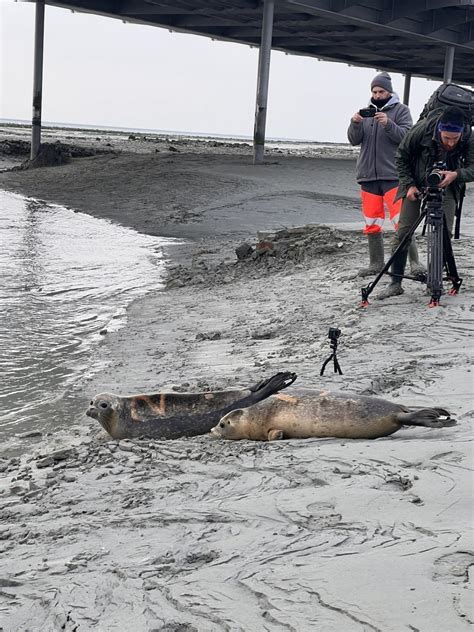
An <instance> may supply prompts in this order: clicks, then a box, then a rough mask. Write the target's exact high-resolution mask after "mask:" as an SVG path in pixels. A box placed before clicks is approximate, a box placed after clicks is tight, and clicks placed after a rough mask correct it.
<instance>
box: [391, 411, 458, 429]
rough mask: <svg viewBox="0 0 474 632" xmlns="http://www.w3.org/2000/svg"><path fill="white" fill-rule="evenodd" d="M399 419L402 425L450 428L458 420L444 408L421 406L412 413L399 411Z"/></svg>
mask: <svg viewBox="0 0 474 632" xmlns="http://www.w3.org/2000/svg"><path fill="white" fill-rule="evenodd" d="M397 421H398V423H399V424H401V425H402V426H426V427H428V428H448V427H449V426H455V425H456V424H457V421H456V420H455V419H451V416H450V413H449V412H448V411H447V410H445V409H444V408H421V409H420V410H417V411H415V412H412V413H398V415H397Z"/></svg>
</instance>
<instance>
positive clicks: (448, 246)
mask: <svg viewBox="0 0 474 632" xmlns="http://www.w3.org/2000/svg"><path fill="white" fill-rule="evenodd" d="M443 255H444V267H445V268H446V273H447V278H448V280H449V281H451V282H452V284H453V286H452V288H451V289H450V290H449V294H451V295H456V294H458V293H459V288H460V287H461V284H462V279H461V278H460V276H459V275H458V269H457V266H456V260H455V258H454V253H453V245H452V243H451V238H450V236H449V232H448V227H447V225H446V217H445V218H444V231H443Z"/></svg>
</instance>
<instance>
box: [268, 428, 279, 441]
mask: <svg viewBox="0 0 474 632" xmlns="http://www.w3.org/2000/svg"><path fill="white" fill-rule="evenodd" d="M280 439H283V430H269V431H268V434H267V441H279V440H280Z"/></svg>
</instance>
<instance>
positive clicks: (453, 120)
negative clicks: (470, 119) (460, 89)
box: [438, 105, 466, 132]
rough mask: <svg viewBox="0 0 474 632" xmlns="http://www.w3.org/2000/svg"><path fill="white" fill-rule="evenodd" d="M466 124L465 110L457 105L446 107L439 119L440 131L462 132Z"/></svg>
mask: <svg viewBox="0 0 474 632" xmlns="http://www.w3.org/2000/svg"><path fill="white" fill-rule="evenodd" d="M465 125H466V118H465V116H464V112H463V111H462V110H461V109H460V108H458V107H456V106H455V105H453V106H451V107H448V108H446V109H445V110H444V112H443V114H442V115H441V117H440V119H439V121H438V129H439V131H440V132H462V131H463V130H464V127H465Z"/></svg>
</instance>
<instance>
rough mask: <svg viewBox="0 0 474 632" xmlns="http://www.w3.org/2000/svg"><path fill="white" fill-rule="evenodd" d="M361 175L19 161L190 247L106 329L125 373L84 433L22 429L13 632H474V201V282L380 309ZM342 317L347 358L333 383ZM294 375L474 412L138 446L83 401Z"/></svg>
mask: <svg viewBox="0 0 474 632" xmlns="http://www.w3.org/2000/svg"><path fill="white" fill-rule="evenodd" d="M130 142H133V141H130ZM353 169H354V164H353V159H351V158H328V157H322V156H321V157H314V156H313V157H306V156H293V155H285V154H281V155H279V156H278V157H275V156H274V155H273V153H272V155H271V156H270V158H269V160H268V162H267V164H266V165H264V166H262V167H258V168H255V167H253V166H252V165H251V164H250V150H247V153H246V154H243V155H236V154H235V153H232V152H231V150H229V151H228V152H227V153H225V154H222V155H215V154H212V153H209V152H206V151H202V152H201V153H200V154H193V153H191V152H188V153H186V152H185V151H184V150H183V151H180V152H179V155H178V152H168V153H164V152H149V153H137V152H131V151H128V150H127V151H125V150H123V149H122V150H121V151H120V153H117V154H109V155H107V154H104V155H95V156H91V157H88V158H78V159H73V160H72V161H71V162H70V163H69V164H66V165H62V166H60V167H55V168H45V169H41V170H35V171H33V170H32V171H17V172H6V173H2V174H0V187H2V188H5V189H8V190H15V191H18V192H21V193H23V194H25V195H30V196H34V197H37V198H39V199H44V200H47V201H54V202H56V203H60V204H65V205H67V206H70V207H72V208H77V210H81V211H85V212H89V213H91V214H93V215H96V216H99V217H104V218H108V219H111V220H113V221H116V222H119V223H122V224H124V225H128V226H132V227H134V228H137V229H138V230H140V231H143V232H148V233H151V234H160V235H164V236H177V237H181V238H184V239H185V245H183V246H182V248H180V249H178V250H177V254H176V257H175V259H174V260H173V261H171V262H170V265H169V269H168V285H167V289H166V290H165V291H160V292H156V293H151V294H149V295H148V296H147V297H146V298H145V299H143V300H141V301H139V302H136V303H134V304H133V305H132V307H131V308H130V309H129V312H128V324H127V326H126V327H125V328H124V329H121V330H120V331H118V332H116V333H111V334H108V335H105V336H103V340H102V344H101V346H100V348H99V350H98V353H100V354H101V357H102V358H104V357H105V358H106V359H107V361H108V368H107V369H106V370H105V371H104V372H101V373H99V374H97V375H95V376H94V377H93V378H92V379H91V380H90V381H89V382H86V383H84V384H83V385H82V386H81V389H80V390H78V395H77V411H78V418H80V420H81V424H82V425H78V424H73V425H72V426H71V428H70V429H61V430H58V432H56V433H54V434H52V435H50V436H25V437H24V438H18V441H19V442H20V441H21V442H22V445H24V449H23V450H22V451H21V453H20V454H19V455H17V456H14V457H12V456H8V455H4V457H3V458H2V460H1V461H0V469H1V470H2V476H3V479H2V482H1V489H2V494H1V496H0V508H1V511H0V552H1V554H2V564H1V571H0V591H1V602H0V603H1V605H0V620H1V621H2V625H3V628H4V629H5V630H77V631H79V630H81V631H82V630H97V629H100V630H111V629H117V630H128V629H132V628H133V629H135V630H144V631H145V630H146V631H149V630H161V631H163V632H164V631H167V632H171V631H174V632H178V631H179V632H192V631H195V630H197V631H199V632H201V631H203V632H207V631H216V632H217V631H220V630H229V631H231V630H232V631H237V630H242V631H245V632H247V631H249V630H269V631H270V630H271V631H281V630H294V631H298V632H299V631H306V630H316V629H318V630H324V632H333V631H334V632H339V631H346V630H347V631H349V630H350V631H351V632H352V631H357V632H358V631H360V632H367V631H379V632H400V631H401V630H407V631H412V632H413V631H414V632H416V631H420V632H428V631H429V632H445V631H446V630H453V631H454V630H456V631H457V630H460V631H462V630H466V631H467V630H470V629H472V625H473V624H474V612H473V610H472V603H473V599H472V596H473V594H472V590H473V586H472V581H473V580H472V565H473V563H474V552H473V549H474V547H473V542H472V517H473V512H472V492H473V478H472V421H473V416H474V405H473V397H472V392H473V379H472V372H471V369H472V342H471V340H472V331H473V328H474V318H473V313H474V300H473V298H474V293H473V290H472V288H473V267H472V257H471V253H472V246H473V241H474V230H473V226H474V225H473V222H472V217H473V215H474V208H473V201H472V195H470V196H468V198H467V201H466V205H465V219H464V225H463V237H462V239H461V240H460V241H459V242H456V243H455V244H454V246H455V254H456V257H457V262H458V267H459V270H460V271H461V276H463V278H464V285H463V288H462V293H461V294H460V295H459V296H458V297H450V296H444V297H443V298H442V307H440V308H439V309H428V308H427V302H428V300H427V297H426V296H424V295H423V292H422V287H421V286H420V285H417V284H413V283H412V284H410V283H408V282H407V284H406V291H405V294H404V295H403V296H401V297H397V298H394V299H390V300H388V301H384V302H383V303H377V302H376V301H371V304H370V306H369V308H367V309H365V310H361V309H359V308H358V303H359V298H360V285H361V282H360V280H359V279H357V278H355V274H354V271H355V270H356V269H357V268H358V267H359V266H360V265H361V264H362V262H363V261H364V260H365V253H366V244H365V242H364V239H363V237H362V236H361V235H360V232H359V229H358V227H359V223H360V220H359V215H358V192H357V188H356V186H355V184H354V182H353ZM309 224H316V226H308V225H309ZM321 224H325V225H324V226H321ZM295 226H306V227H305V228H302V229H301V230H296V231H294V230H289V229H291V227H295ZM277 230H281V231H282V232H280V233H279V237H278V239H276V240H275V239H273V243H276V244H278V246H279V247H278V248H275V249H274V250H273V251H272V252H269V251H267V252H265V253H262V254H261V255H260V256H255V257H252V256H250V257H249V258H248V259H244V260H242V261H237V259H236V256H235V253H234V249H235V247H236V246H238V245H240V244H241V243H242V242H244V241H246V242H248V243H249V245H250V246H252V247H253V248H255V246H256V244H257V241H258V239H257V233H258V232H259V231H260V232H261V233H263V234H264V235H265V236H266V238H267V239H268V238H269V233H272V232H274V231H277ZM260 236H261V235H260ZM269 240H270V241H272V238H271V235H270V239H269ZM419 246H420V250H421V252H422V253H424V243H423V240H422V239H420V243H419ZM386 250H387V252H388V239H387V243H386ZM334 326H337V327H339V328H340V329H341V330H342V335H341V338H340V345H339V353H338V355H339V361H340V363H341V366H342V370H343V371H344V374H343V375H342V376H338V375H335V374H333V373H331V371H330V368H331V367H328V369H327V370H326V374H325V375H324V376H323V377H322V378H320V377H319V370H320V368H321V364H322V362H323V361H324V359H325V358H326V357H327V356H328V355H329V341H328V339H327V332H328V328H329V327H334ZM93 361H94V359H93V358H91V363H93ZM279 370H294V371H296V372H297V373H298V375H299V378H298V381H297V384H298V385H300V386H312V385H314V386H316V387H319V386H321V385H323V386H325V387H328V388H333V389H340V390H344V391H352V392H356V393H369V394H374V395H380V396H383V397H385V398H387V399H393V400H395V401H400V402H403V403H406V404H412V405H417V406H426V405H432V404H435V405H438V406H443V407H446V408H448V409H449V410H450V411H451V412H452V414H453V415H454V416H455V417H456V418H457V419H458V422H459V423H458V425H457V426H455V427H453V428H447V429H439V430H437V429H436V430H434V429H427V428H411V429H402V430H401V431H399V432H398V433H396V434H395V435H393V436H391V437H387V438H384V439H378V440H375V441H349V440H346V441H341V440H332V439H329V440H328V439H327V440H317V439H311V440H304V441H282V442H274V443H251V442H236V443H234V442H223V441H218V440H215V439H211V438H210V437H207V436H204V437H198V438H195V439H181V440H176V441H167V442H166V441H149V440H137V441H129V440H124V441H120V442H116V441H111V440H110V438H108V437H107V436H106V435H105V433H104V432H103V431H101V430H100V428H99V427H96V426H94V425H92V424H91V421H90V420H89V419H87V418H86V417H81V411H82V410H85V408H86V406H87V403H88V400H89V399H90V396H91V395H92V394H94V393H95V392H98V391H99V390H102V391H104V390H105V391H107V390H110V391H115V392H123V393H125V392H136V391H138V390H144V391H153V390H157V389H158V388H162V387H167V388H170V387H175V388H177V389H186V390H206V389H216V388H224V387H226V388H227V387H229V386H232V385H234V384H235V385H245V384H249V383H252V382H255V381H256V380H257V379H259V378H260V377H265V376H268V375H270V374H272V373H274V372H276V371H279Z"/></svg>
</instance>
